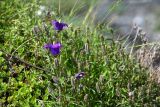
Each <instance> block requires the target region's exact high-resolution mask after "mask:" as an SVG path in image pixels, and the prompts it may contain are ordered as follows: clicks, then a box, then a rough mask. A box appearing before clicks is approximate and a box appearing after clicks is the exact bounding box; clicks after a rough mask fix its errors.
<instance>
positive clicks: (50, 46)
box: [44, 42, 62, 56]
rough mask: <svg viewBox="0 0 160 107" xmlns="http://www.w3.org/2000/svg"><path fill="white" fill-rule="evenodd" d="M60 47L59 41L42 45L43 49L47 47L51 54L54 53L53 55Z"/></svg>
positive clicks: (58, 51) (56, 53) (57, 52)
mask: <svg viewBox="0 0 160 107" xmlns="http://www.w3.org/2000/svg"><path fill="white" fill-rule="evenodd" d="M61 47H62V45H61V43H59V42H57V43H55V44H46V45H44V48H45V49H49V51H50V52H51V54H52V55H54V56H56V55H58V54H60V49H61Z"/></svg>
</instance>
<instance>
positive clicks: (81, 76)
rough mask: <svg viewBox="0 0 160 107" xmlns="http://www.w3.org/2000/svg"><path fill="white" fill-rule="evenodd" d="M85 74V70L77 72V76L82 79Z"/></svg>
mask: <svg viewBox="0 0 160 107" xmlns="http://www.w3.org/2000/svg"><path fill="white" fill-rule="evenodd" d="M84 75H85V73H84V72H79V73H77V74H75V78H76V79H81V78H83V77H84Z"/></svg>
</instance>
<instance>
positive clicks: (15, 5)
mask: <svg viewBox="0 0 160 107" xmlns="http://www.w3.org/2000/svg"><path fill="white" fill-rule="evenodd" d="M35 1H36V0H35ZM35 1H34V0H24V1H22V0H12V1H10V0H5V1H0V2H1V3H0V5H1V6H0V10H1V11H2V12H1V14H0V17H1V19H0V25H1V28H0V41H1V42H0V47H1V49H0V66H1V68H0V82H1V84H0V105H1V106H9V107H10V106H11V107H12V106H13V107H14V106H17V107H29V106H37V107H39V106H43V105H44V106H45V107H52V106H55V107H57V106H58V107H64V106H68V107H74V106H76V107H85V106H86V107H88V106H89V107H93V106H95V107H99V106H112V107H114V106H123V107H126V106H135V107H138V106H139V107H141V106H147V107H152V106H159V104H160V93H159V88H160V87H159V86H158V85H157V84H156V83H154V82H153V81H151V80H150V79H149V75H148V73H147V69H145V68H143V67H141V66H140V64H139V63H138V62H137V61H136V60H135V59H134V58H129V55H128V54H127V53H126V52H125V50H124V49H123V47H122V46H121V43H120V42H115V41H114V40H112V39H107V37H103V34H102V32H103V31H104V30H105V32H107V34H109V35H110V36H112V33H111V30H110V29H107V28H106V27H103V26H99V27H93V26H90V27H88V26H86V25H85V24H81V25H80V26H78V24H77V23H82V21H83V20H82V21H81V20H77V22H76V19H74V22H76V24H75V23H72V21H73V17H72V18H71V20H70V18H68V17H67V16H66V15H63V16H59V15H58V14H57V15H56V16H54V17H51V19H55V18H57V19H61V20H62V21H66V23H68V24H71V23H72V24H71V25H70V27H69V28H68V29H66V30H63V31H61V32H60V33H58V34H57V33H56V31H54V30H53V28H52V26H51V25H50V19H49V18H47V17H46V16H43V18H42V17H39V16H36V15H35V11H37V10H38V7H39V5H40V4H41V3H40V2H39V3H37V2H35ZM71 16H72V15H71ZM44 19H45V20H44ZM42 20H44V23H46V24H47V28H48V31H49V34H47V32H46V30H45V29H44V27H43V21H42ZM35 25H36V26H39V29H40V31H39V32H38V33H37V35H36V36H35V35H34V33H33V32H32V30H33V28H34V26H35ZM53 36H55V37H54V38H53ZM57 40H58V41H60V42H61V43H62V49H61V54H60V55H58V56H56V57H55V56H53V55H51V54H50V53H49V52H48V51H47V50H45V49H44V48H43V46H44V44H46V43H52V42H54V41H57ZM86 45H88V47H89V48H88V49H86V48H85V46H86ZM56 60H58V65H57V63H56ZM80 71H83V72H85V76H84V77H83V78H82V79H80V80H76V79H75V77H74V76H75V74H76V73H78V72H80Z"/></svg>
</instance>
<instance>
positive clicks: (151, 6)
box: [96, 0, 160, 41]
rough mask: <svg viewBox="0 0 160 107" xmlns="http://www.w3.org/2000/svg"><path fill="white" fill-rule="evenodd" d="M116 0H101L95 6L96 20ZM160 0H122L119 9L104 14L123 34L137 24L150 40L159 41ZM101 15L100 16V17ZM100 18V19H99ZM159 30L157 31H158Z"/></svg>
mask: <svg viewBox="0 0 160 107" xmlns="http://www.w3.org/2000/svg"><path fill="white" fill-rule="evenodd" d="M117 1H118V0H103V1H102V2H101V3H100V4H99V5H100V6H99V7H98V8H97V10H96V11H97V13H98V14H97V16H99V17H97V20H102V19H103V17H104V16H105V14H106V13H107V12H106V10H108V11H110V8H111V5H113V4H114V3H116V2H117ZM159 10H160V0H123V2H122V3H121V4H120V10H118V11H116V12H112V13H111V14H108V16H105V17H106V18H107V19H109V20H111V22H112V25H113V26H114V27H116V28H118V29H119V30H120V31H121V32H123V33H124V34H126V33H128V32H130V30H131V28H132V27H133V24H137V25H138V26H139V27H141V28H142V29H143V30H144V31H146V33H147V37H148V38H149V40H150V41H160V28H159V29H158V27H160V19H159V16H160V11H159ZM100 16H101V17H100ZM100 18H102V19H100ZM158 30H159V31H158Z"/></svg>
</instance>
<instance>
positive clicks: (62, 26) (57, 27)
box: [52, 20, 68, 31]
mask: <svg viewBox="0 0 160 107" xmlns="http://www.w3.org/2000/svg"><path fill="white" fill-rule="evenodd" d="M52 26H53V27H54V29H55V30H57V31H61V30H63V29H65V28H67V27H68V25H67V24H66V23H60V22H58V21H57V20H52Z"/></svg>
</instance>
